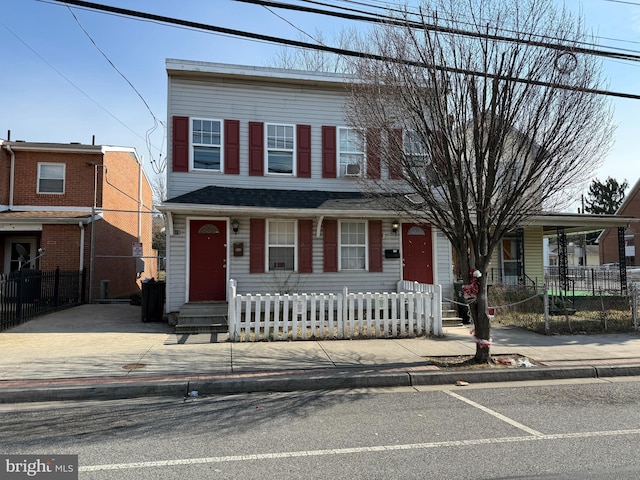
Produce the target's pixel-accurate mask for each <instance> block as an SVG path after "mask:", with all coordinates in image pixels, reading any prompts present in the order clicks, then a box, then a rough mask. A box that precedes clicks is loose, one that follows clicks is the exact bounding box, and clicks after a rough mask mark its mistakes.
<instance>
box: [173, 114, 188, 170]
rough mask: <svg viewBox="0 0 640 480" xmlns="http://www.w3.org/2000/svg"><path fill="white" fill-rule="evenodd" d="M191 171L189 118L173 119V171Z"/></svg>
mask: <svg viewBox="0 0 640 480" xmlns="http://www.w3.org/2000/svg"><path fill="white" fill-rule="evenodd" d="M188 170H189V117H173V171H174V172H186V171H188Z"/></svg>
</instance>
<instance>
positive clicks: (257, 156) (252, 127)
mask: <svg viewBox="0 0 640 480" xmlns="http://www.w3.org/2000/svg"><path fill="white" fill-rule="evenodd" d="M249 175H251V176H254V177H261V176H262V175H264V124H263V123H262V122H249Z"/></svg>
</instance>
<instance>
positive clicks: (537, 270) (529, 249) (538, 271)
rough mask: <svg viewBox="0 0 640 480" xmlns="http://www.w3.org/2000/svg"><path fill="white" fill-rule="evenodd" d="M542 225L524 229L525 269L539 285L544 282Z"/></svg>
mask: <svg viewBox="0 0 640 480" xmlns="http://www.w3.org/2000/svg"><path fill="white" fill-rule="evenodd" d="M543 243H544V242H543V231H542V227H526V228H525V229H524V271H525V274H526V275H527V276H528V277H529V278H530V279H531V280H533V281H534V282H536V285H538V286H539V287H540V286H542V285H543V284H544V253H543Z"/></svg>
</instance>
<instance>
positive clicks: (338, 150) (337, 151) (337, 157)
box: [336, 127, 367, 178]
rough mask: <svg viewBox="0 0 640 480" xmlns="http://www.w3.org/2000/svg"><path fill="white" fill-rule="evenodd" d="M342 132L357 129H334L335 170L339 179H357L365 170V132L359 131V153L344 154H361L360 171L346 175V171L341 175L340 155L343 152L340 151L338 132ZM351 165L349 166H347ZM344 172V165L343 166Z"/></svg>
mask: <svg viewBox="0 0 640 480" xmlns="http://www.w3.org/2000/svg"><path fill="white" fill-rule="evenodd" d="M344 130H352V131H357V130H358V129H356V128H352V127H338V128H336V163H337V165H336V168H337V171H338V176H339V177H343V178H358V177H362V176H363V174H364V172H365V170H366V169H367V137H366V135H365V132H364V131H362V130H360V132H361V134H362V135H363V138H362V151H361V152H344V153H351V154H362V165H360V171H359V173H357V174H347V173H346V171H345V172H344V173H343V172H342V168H341V167H342V162H341V161H340V160H341V157H342V153H343V151H342V150H341V149H340V132H341V131H344ZM349 165H351V164H349ZM345 170H346V165H345Z"/></svg>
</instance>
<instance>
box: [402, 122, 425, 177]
mask: <svg viewBox="0 0 640 480" xmlns="http://www.w3.org/2000/svg"><path fill="white" fill-rule="evenodd" d="M403 143H404V154H405V156H406V157H407V166H409V167H410V168H415V169H424V168H425V167H426V166H427V164H428V156H427V147H426V145H425V144H424V142H423V141H422V138H421V137H420V136H419V135H418V134H417V133H416V132H414V131H412V130H407V131H405V132H404V139H403Z"/></svg>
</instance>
